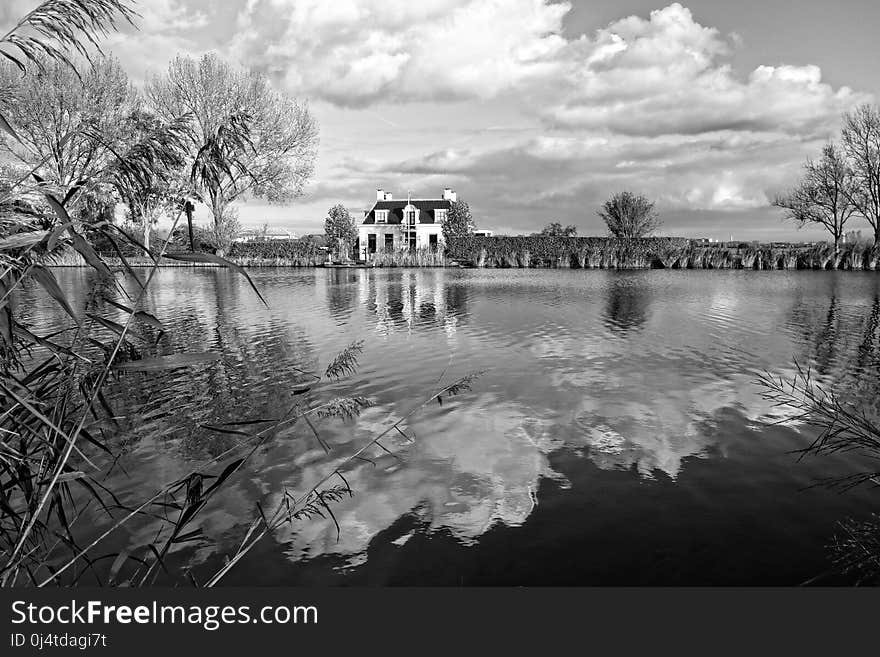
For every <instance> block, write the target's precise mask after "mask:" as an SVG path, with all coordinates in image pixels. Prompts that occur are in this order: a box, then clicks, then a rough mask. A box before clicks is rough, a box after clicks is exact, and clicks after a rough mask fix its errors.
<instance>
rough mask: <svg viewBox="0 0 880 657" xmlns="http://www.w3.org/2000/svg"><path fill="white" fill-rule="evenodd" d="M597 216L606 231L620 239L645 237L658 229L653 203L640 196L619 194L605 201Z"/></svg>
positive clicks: (627, 193) (630, 193) (658, 223)
mask: <svg viewBox="0 0 880 657" xmlns="http://www.w3.org/2000/svg"><path fill="white" fill-rule="evenodd" d="M598 215H599V216H600V217H602V219H603V221H605V225H606V226H608V231H609V232H610V233H611V234H612V235H614V237H617V238H620V239H636V238H640V237H647V236H648V235H650V234H651V233H653V232H654V231H655V230H657V228H659V227H660V225H661V222H660V219H659V217H658V216H657V213H656V212H655V210H654V203H653V202H652V201H649V200H648V199H647V198H645V197H644V196H642V195H640V194H639V195H636V194H633V193H632V192H620V193H618V194H615V195H614V196H612V197H611V198H610V199H608V200H607V201H605V204H604V205H603V206H602V209H601V210H599V211H598Z"/></svg>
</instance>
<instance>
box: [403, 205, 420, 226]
mask: <svg viewBox="0 0 880 657" xmlns="http://www.w3.org/2000/svg"><path fill="white" fill-rule="evenodd" d="M418 216H419V214H418V210H416V206H414V205H412V204H411V203H408V204H407V206H406V207H405V208H404V209H403V223H404V224H406V225H407V226H415V225H416V224H417V223H418V222H417V221H416V219H417V218H418Z"/></svg>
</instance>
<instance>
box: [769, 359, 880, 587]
mask: <svg viewBox="0 0 880 657" xmlns="http://www.w3.org/2000/svg"><path fill="white" fill-rule="evenodd" d="M795 367H796V373H795V375H794V376H793V377H791V378H783V377H781V376H775V375H773V374H771V373H769V372H766V373H764V374H763V375H761V376H760V377H759V378H758V384H759V385H760V386H761V389H762V391H763V396H764V398H765V399H767V400H768V401H770V402H772V403H773V404H774V405H776V406H782V407H787V408H790V409H793V410H794V411H795V414H794V418H796V419H798V420H802V421H803V422H805V423H806V424H807V425H808V426H810V427H812V428H813V429H814V430H815V431H816V432H817V437H816V438H815V439H814V440H813V441H812V442H811V443H810V444H809V445H807V446H806V447H804V448H803V449H802V450H800V452H798V455H799V456H800V457H801V458H804V457H806V456H811V455H812V456H826V455H833V454H852V453H855V454H859V455H861V456H864V457H866V462H867V463H872V462H874V463H876V461H877V460H878V459H880V418H878V416H877V414H876V409H871V408H869V404H868V401H867V400H864V399H861V398H854V397H853V396H852V395H846V394H843V393H842V392H841V391H838V390H836V389H835V388H834V387H826V386H824V385H822V384H820V383H819V382H818V381H817V379H816V377H815V375H814V373H813V372H812V371H811V370H810V369H804V368H802V367H801V366H800V365H798V364H797V363H795ZM872 401H873V400H872ZM817 484H818V485H824V486H828V487H830V488H833V489H836V490H840V491H846V490H849V489H852V488H854V487H856V486H863V485H871V486H877V485H880V471H878V470H877V469H866V470H864V471H862V472H853V473H852V474H850V475H847V476H843V477H837V478H832V479H825V480H822V481H819V482H817ZM831 551H832V560H833V563H834V568H833V571H834V572H838V573H843V574H846V575H851V576H853V577H855V578H856V579H857V581H858V582H859V583H869V584H878V583H880V515H877V514H876V513H875V514H871V515H870V516H869V517H867V518H864V519H847V520H844V521H842V522H841V523H839V526H838V533H837V535H836V536H835V538H834V542H833V544H832V545H831ZM820 578H821V576H819V577H817V578H814V580H818V579H820Z"/></svg>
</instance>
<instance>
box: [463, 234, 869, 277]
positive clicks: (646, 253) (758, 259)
mask: <svg viewBox="0 0 880 657" xmlns="http://www.w3.org/2000/svg"><path fill="white" fill-rule="evenodd" d="M449 256H450V257H452V258H455V259H457V260H461V261H467V262H471V263H473V264H474V265H475V266H477V267H523V268H525V267H528V268H535V267H550V268H579V269H759V270H760V269H844V270H877V269H878V268H880V249H877V248H874V247H872V246H870V245H866V244H849V245H844V246H842V247H841V248H840V250H839V251H838V252H836V253H835V251H834V247H833V245H830V244H825V243H820V244H789V245H771V244H766V245H763V244H750V243H727V244H702V243H699V242H696V241H693V240H688V239H683V238H647V239H638V240H617V239H611V238H601V237H539V236H534V237H469V238H462V239H456V240H454V241H452V242H451V243H450V244H449Z"/></svg>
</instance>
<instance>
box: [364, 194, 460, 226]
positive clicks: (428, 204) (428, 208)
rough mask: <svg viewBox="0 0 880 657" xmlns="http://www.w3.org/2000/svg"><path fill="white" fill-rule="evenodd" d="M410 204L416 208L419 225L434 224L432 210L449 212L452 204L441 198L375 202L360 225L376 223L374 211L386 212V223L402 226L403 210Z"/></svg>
mask: <svg viewBox="0 0 880 657" xmlns="http://www.w3.org/2000/svg"><path fill="white" fill-rule="evenodd" d="M410 203H412V204H413V206H415V207H416V208H418V210H419V223H421V224H433V223H434V210H449V209H450V208H451V207H452V203H451V202H450V201H447V200H445V199H442V198H427V199H425V198H414V199H410V200H406V199H400V200H399V201H376V203H375V204H374V205H373V207H372V208H370V210H369V212H367V216H366V217H364V220H363V222H362V223H364V224H374V223H376V210H388V223H389V224H402V223H403V209H404V208H405V207H406V206H407V205H409V204H410Z"/></svg>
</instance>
